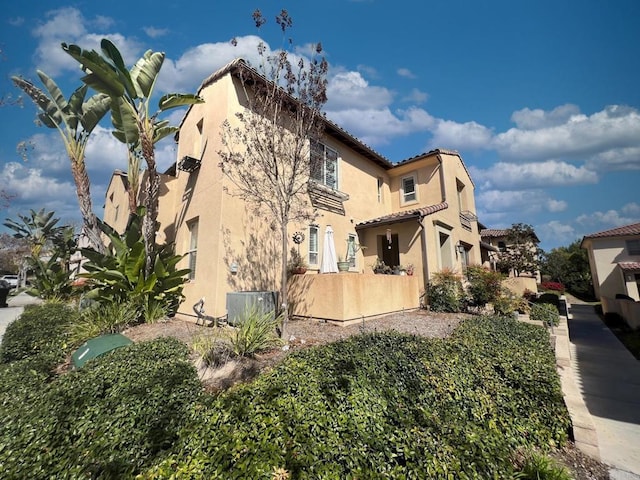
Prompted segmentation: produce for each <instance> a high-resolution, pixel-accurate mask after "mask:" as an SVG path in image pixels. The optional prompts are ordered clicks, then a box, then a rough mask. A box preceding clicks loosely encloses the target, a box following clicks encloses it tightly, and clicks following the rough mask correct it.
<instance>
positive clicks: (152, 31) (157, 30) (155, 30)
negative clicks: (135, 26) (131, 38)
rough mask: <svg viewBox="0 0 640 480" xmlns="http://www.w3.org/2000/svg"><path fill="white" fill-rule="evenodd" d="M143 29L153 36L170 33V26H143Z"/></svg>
mask: <svg viewBox="0 0 640 480" xmlns="http://www.w3.org/2000/svg"><path fill="white" fill-rule="evenodd" d="M142 30H143V31H144V33H146V34H147V35H148V36H149V37H151V38H158V37H163V36H165V35H166V34H167V33H169V29H168V28H156V27H143V28H142Z"/></svg>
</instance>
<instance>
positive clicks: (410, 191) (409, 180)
mask: <svg viewBox="0 0 640 480" xmlns="http://www.w3.org/2000/svg"><path fill="white" fill-rule="evenodd" d="M417 199H418V196H417V193H416V177H415V175H411V176H410V177H404V178H403V179H402V203H410V202H415V201H416V200H417Z"/></svg>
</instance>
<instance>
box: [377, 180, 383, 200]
mask: <svg viewBox="0 0 640 480" xmlns="http://www.w3.org/2000/svg"><path fill="white" fill-rule="evenodd" d="M383 186H384V179H383V178H382V177H378V203H382V188H383Z"/></svg>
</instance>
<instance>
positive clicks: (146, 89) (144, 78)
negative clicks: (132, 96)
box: [131, 50, 165, 98]
mask: <svg viewBox="0 0 640 480" xmlns="http://www.w3.org/2000/svg"><path fill="white" fill-rule="evenodd" d="M164 57H165V54H164V53H163V52H153V51H151V50H147V51H146V52H145V53H144V55H143V56H142V57H141V58H140V59H139V60H138V61H137V62H136V64H135V65H134V66H133V67H132V68H131V79H132V80H133V82H134V83H135V84H136V85H137V87H138V88H139V89H140V97H144V98H149V97H150V96H151V92H152V90H153V86H154V84H155V82H156V79H157V78H158V74H159V73H160V69H161V68H162V64H163V63H164Z"/></svg>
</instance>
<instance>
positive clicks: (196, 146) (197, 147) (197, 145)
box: [193, 119, 204, 158]
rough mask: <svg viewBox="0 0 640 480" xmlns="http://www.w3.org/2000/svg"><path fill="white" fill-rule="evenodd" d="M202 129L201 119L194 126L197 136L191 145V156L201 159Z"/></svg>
mask: <svg viewBox="0 0 640 480" xmlns="http://www.w3.org/2000/svg"><path fill="white" fill-rule="evenodd" d="M203 127H204V119H201V120H200V121H199V122H198V123H197V124H196V128H197V129H198V135H197V136H196V138H195V139H194V143H193V156H194V157H195V158H201V157H202V146H203V141H202V140H203V137H202V132H203Z"/></svg>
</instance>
